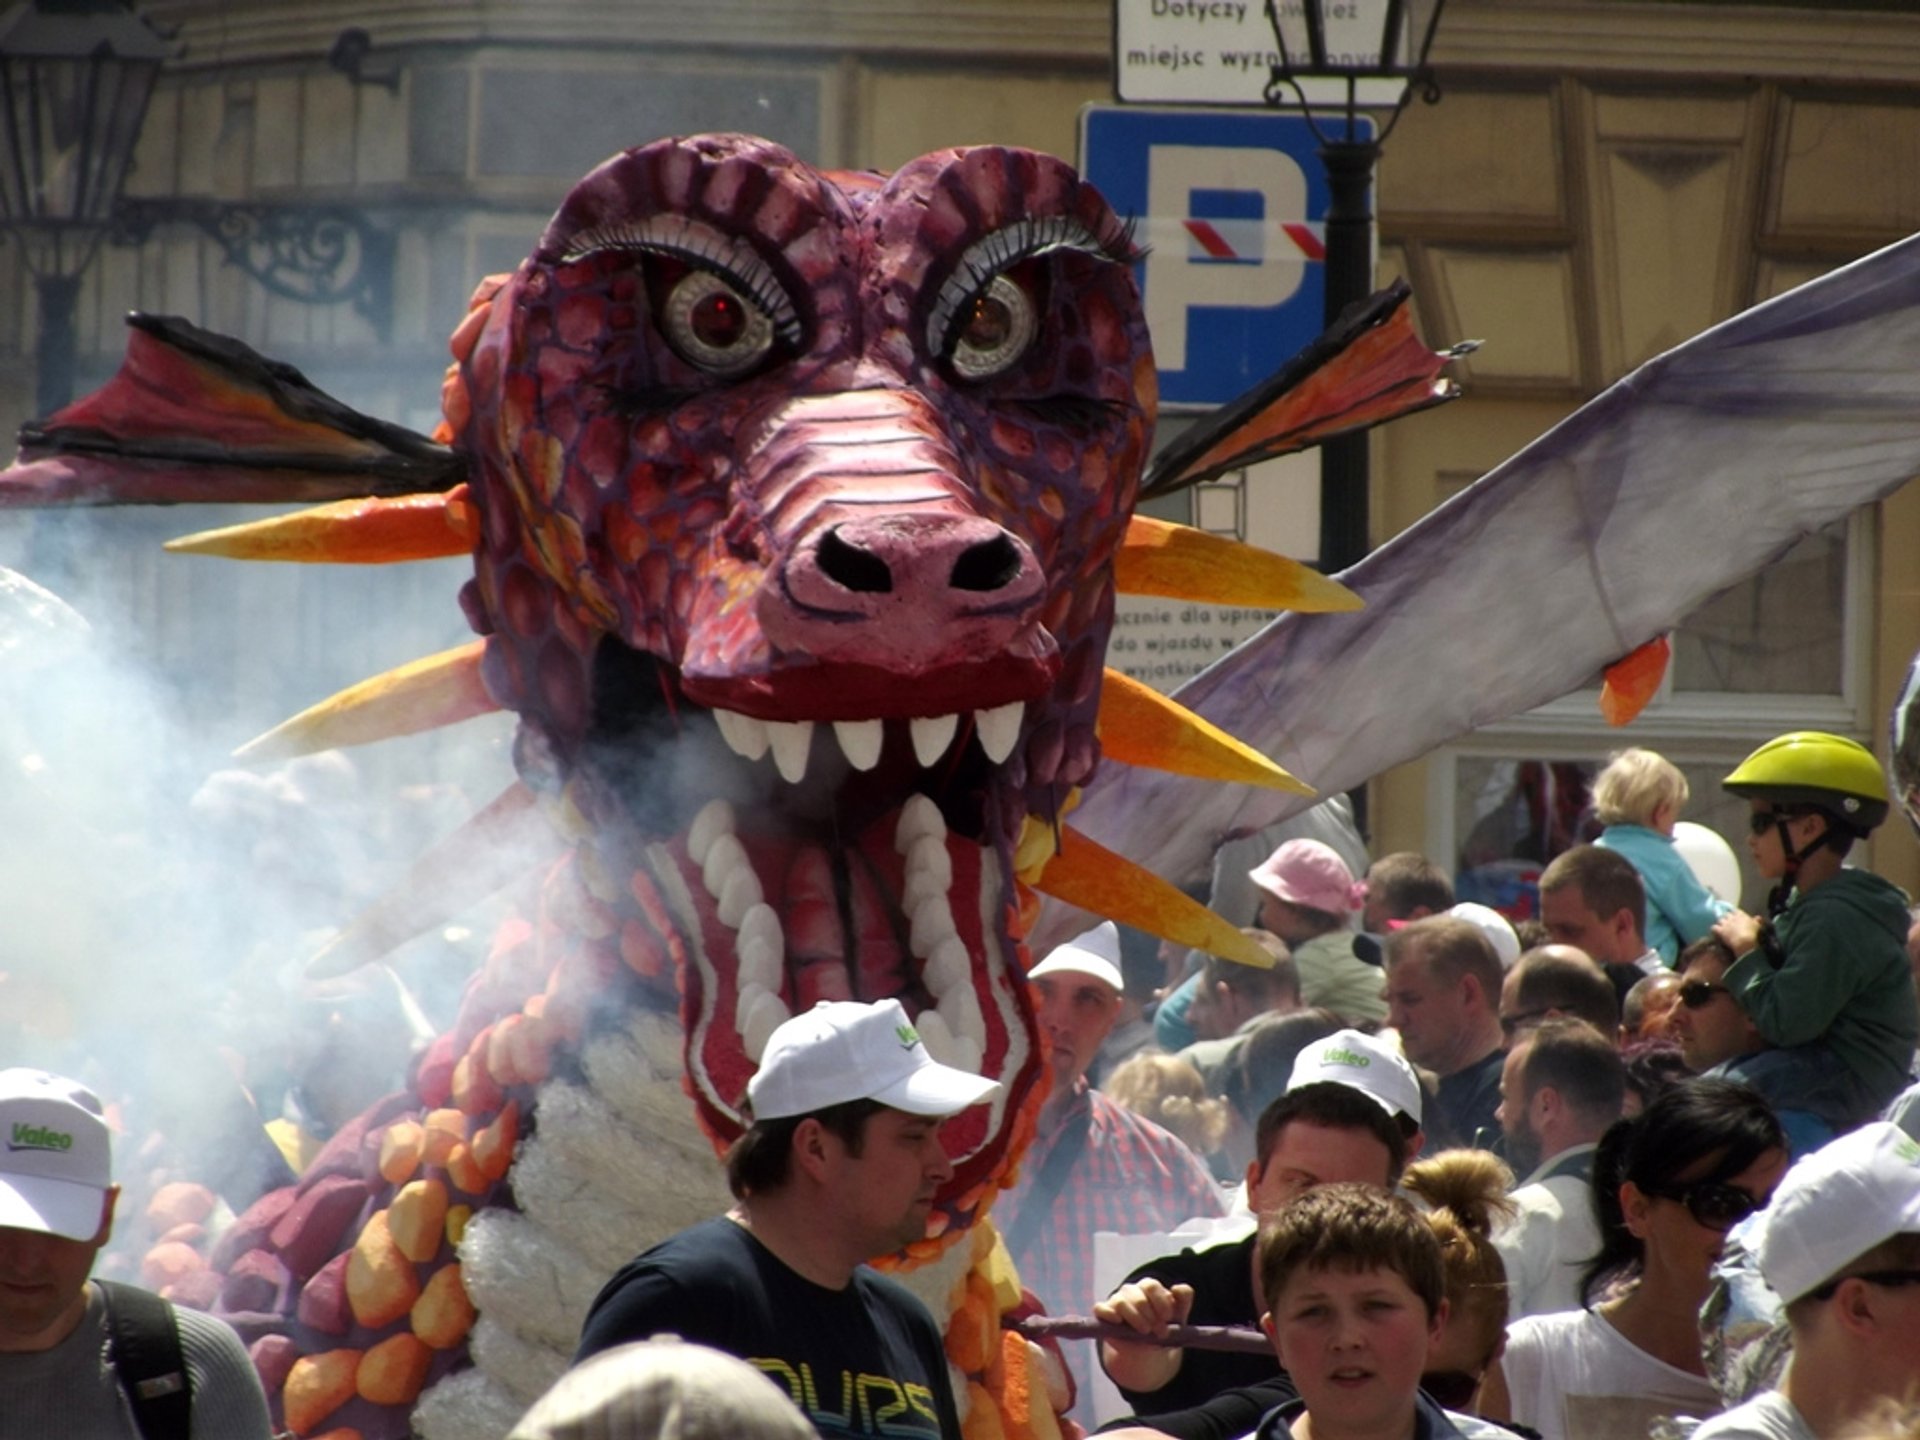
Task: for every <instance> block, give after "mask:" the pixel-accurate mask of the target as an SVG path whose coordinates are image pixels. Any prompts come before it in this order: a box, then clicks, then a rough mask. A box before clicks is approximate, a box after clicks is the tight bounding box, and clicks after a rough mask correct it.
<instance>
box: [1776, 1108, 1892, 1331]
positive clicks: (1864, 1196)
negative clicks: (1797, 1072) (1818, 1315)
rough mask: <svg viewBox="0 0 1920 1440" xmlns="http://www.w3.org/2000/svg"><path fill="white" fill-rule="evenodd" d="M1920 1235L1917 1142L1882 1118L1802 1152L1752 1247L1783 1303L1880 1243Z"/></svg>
mask: <svg viewBox="0 0 1920 1440" xmlns="http://www.w3.org/2000/svg"><path fill="white" fill-rule="evenodd" d="M1908 1232H1915V1233H1920V1141H1916V1140H1914V1138H1913V1137H1912V1136H1910V1135H1908V1134H1907V1132H1906V1131H1904V1130H1902V1129H1901V1128H1900V1127H1899V1126H1897V1125H1889V1124H1887V1123H1886V1122H1885V1121H1884V1120H1879V1121H1875V1122H1874V1123H1873V1124H1871V1125H1862V1126H1861V1127H1860V1128H1859V1129H1858V1130H1855V1131H1853V1132H1852V1133H1851V1134H1847V1135H1842V1136H1841V1137H1840V1138H1839V1139H1838V1140H1833V1141H1829V1142H1828V1143H1827V1144H1825V1145H1823V1146H1821V1147H1820V1148H1819V1149H1818V1150H1816V1151H1814V1152H1813V1153H1812V1154H1811V1155H1807V1156H1804V1157H1803V1158H1802V1159H1801V1160H1800V1162H1799V1163H1798V1164H1796V1165H1795V1166H1794V1167H1793V1168H1792V1169H1791V1170H1789V1171H1788V1172H1787V1176H1786V1179H1784V1180H1782V1181H1781V1182H1780V1188H1779V1189H1778V1190H1775V1191H1774V1192H1773V1200H1772V1202H1771V1203H1769V1204H1768V1206H1767V1208H1766V1211H1765V1213H1764V1214H1763V1215H1762V1216H1761V1218H1760V1222H1759V1233H1758V1235H1757V1236H1756V1238H1755V1241H1754V1252H1755V1254H1756V1255H1757V1256H1758V1257H1759V1260H1760V1273H1761V1274H1762V1275H1764V1276H1766V1278H1767V1284H1768V1285H1770V1286H1772V1287H1773V1293H1774V1294H1776V1295H1778V1296H1779V1297H1780V1300H1781V1303H1782V1304H1788V1305H1790V1304H1792V1303H1793V1302H1794V1301H1795V1300H1798V1299H1799V1298H1800V1297H1801V1296H1803V1295H1806V1294H1807V1293H1808V1292H1810V1291H1813V1290H1818V1289H1819V1288H1820V1287H1821V1286H1822V1285H1824V1284H1826V1283H1827V1281H1829V1280H1832V1279H1835V1278H1837V1277H1838V1276H1839V1275H1840V1273H1841V1272H1842V1271H1844V1270H1845V1269H1846V1268H1847V1266H1849V1265H1851V1264H1852V1263H1853V1262H1854V1261H1855V1260H1857V1259H1859V1258H1860V1257H1861V1256H1862V1255H1864V1254H1866V1252H1867V1251H1869V1250H1871V1249H1873V1247H1874V1246H1876V1245H1878V1244H1880V1243H1881V1242H1882V1241H1885V1240H1891V1239H1892V1238H1893V1237H1894V1236H1895V1235H1903V1234H1906V1233H1908Z"/></svg>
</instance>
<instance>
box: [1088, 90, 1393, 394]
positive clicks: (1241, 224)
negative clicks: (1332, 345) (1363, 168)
mask: <svg viewBox="0 0 1920 1440" xmlns="http://www.w3.org/2000/svg"><path fill="white" fill-rule="evenodd" d="M1366 123H1367V124H1368V125H1369V126H1371V124H1372V122H1371V121H1370V120H1369V121H1367V122H1366ZM1319 149H1320V141H1319V138H1318V137H1317V136H1316V135H1315V134H1314V132H1313V127H1312V126H1311V125H1309V124H1308V123H1307V121H1306V119H1305V118H1304V117H1302V116H1299V115H1285V114H1277V113H1274V112H1271V111H1264V110H1261V111H1249V110H1169V109H1157V108H1150V107H1146V106H1138V105H1089V106H1087V107H1086V108H1085V109H1084V110H1083V111H1081V114H1080V170H1081V173H1082V174H1083V175H1085V176H1086V177H1087V179H1089V180H1090V181H1092V182H1093V183H1094V184H1095V185H1096V186H1098V187H1099V189H1100V193H1101V194H1103V195H1105V196H1106V197H1107V202H1108V203H1109V204H1111V205H1112V206H1113V208H1114V210H1115V211H1117V212H1118V213H1119V214H1120V215H1121V216H1122V217H1123V218H1128V219H1131V220H1133V221H1134V223H1135V225H1136V234H1137V236H1138V238H1139V240H1140V241H1141V242H1142V244H1143V245H1145V246H1146V247H1147V258H1146V259H1145V260H1144V261H1142V262H1141V264H1140V266H1139V267H1138V276H1139V282H1140V291H1141V298H1142V300H1143V302H1144V303H1145V306H1146V312H1147V326H1148V329H1149V330H1150V331H1151V332H1152V335H1153V351H1154V359H1155V361H1156V362H1157V363H1158V365H1159V368H1160V399H1161V403H1162V404H1163V405H1165V406H1167V407H1169V408H1173V409H1179V408H1183V407H1184V408H1194V409H1197V408H1204V407H1209V406H1213V405H1219V404H1222V403H1224V402H1225V401H1228V400H1231V399H1233V398H1234V397H1235V396H1236V395H1239V394H1240V393H1241V392H1243V391H1245V390H1247V389H1248V388H1250V387H1251V386H1253V385H1254V384H1255V383H1257V382H1258V381H1260V380H1263V379H1265V378H1266V377H1267V376H1268V375H1271V374H1272V373H1273V372H1274V371H1275V370H1277V369H1279V368H1280V366H1281V365H1282V364H1284V363H1285V362H1286V361H1287V360H1289V359H1290V358H1292V356H1293V355H1294V354H1295V353H1296V352H1298V351H1299V350H1300V348H1301V347H1302V346H1304V345H1306V344H1308V343H1309V342H1310V341H1312V340H1313V338H1314V337H1315V336H1317V335H1318V334H1319V333H1320V332H1321V330H1322V329H1323V328H1324V326H1323V324H1322V319H1323V312H1324V309H1325V304H1326V301H1325V296H1326V267H1325V265H1324V264H1323V263H1322V262H1323V261H1324V259H1325V256H1326V246H1325V236H1326V228H1325V227H1326V214H1327V180H1326V171H1325V169H1324V168H1323V167H1322V165H1321V163H1320V157H1319Z"/></svg>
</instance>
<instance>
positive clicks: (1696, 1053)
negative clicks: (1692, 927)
mask: <svg viewBox="0 0 1920 1440" xmlns="http://www.w3.org/2000/svg"><path fill="white" fill-rule="evenodd" d="M1732 963H1733V955H1732V954H1731V952H1729V951H1728V949H1727V947H1726V946H1725V945H1723V944H1721V943H1720V941H1719V940H1718V939H1716V938H1715V937H1714V936H1712V935H1709V936H1707V937H1706V938H1705V939H1702V940H1696V941H1694V942H1693V944H1691V945H1689V946H1687V948H1686V949H1684V950H1682V951H1681V952H1680V1001H1679V1004H1677V1005H1676V1006H1675V1007H1674V1011H1673V1022H1672V1024H1673V1034H1674V1038H1675V1039H1677V1040H1678V1041H1679V1042H1680V1054H1681V1057H1682V1058H1683V1059H1685V1061H1686V1062H1687V1068H1688V1069H1689V1070H1691V1071H1693V1073H1694V1074H1696V1075H1718V1076H1723V1077H1725V1078H1726V1079H1728V1080H1738V1081H1740V1082H1741V1083H1743V1084H1746V1085H1751V1086H1752V1087H1753V1088H1754V1089H1755V1090H1757V1091H1759V1092H1760V1098H1761V1099H1763V1100H1765V1101H1766V1102H1767V1103H1768V1104H1769V1105H1771V1106H1772V1107H1773V1112H1774V1114H1776V1115H1778V1116H1779V1117H1780V1128H1781V1129H1782V1130H1784V1131H1786V1132H1787V1145H1788V1148H1789V1149H1790V1150H1791V1151H1792V1153H1793V1155H1794V1158H1796V1159H1798V1158H1799V1157H1800V1156H1802V1155H1806V1154H1808V1153H1810V1152H1812V1151H1814V1150H1818V1149H1819V1148H1820V1147H1821V1146H1822V1145H1824V1144H1826V1143H1827V1141H1829V1140H1831V1139H1832V1138H1833V1137H1834V1134H1835V1133H1836V1131H1837V1129H1838V1127H1839V1122H1840V1118H1841V1117H1840V1113H1839V1111H1838V1110H1837V1108H1836V1107H1835V1105H1834V1104H1833V1103H1832V1094H1833V1087H1832V1086H1831V1085H1830V1084H1828V1076H1827V1075H1826V1074H1823V1073H1822V1071H1821V1069H1820V1068H1819V1067H1818V1066H1817V1065H1816V1064H1813V1063H1810V1062H1809V1060H1808V1057H1807V1056H1805V1055H1804V1054H1802V1053H1801V1052H1799V1051H1795V1050H1775V1049H1772V1048H1771V1047H1770V1046H1768V1044H1767V1040H1766V1037H1765V1036H1764V1035H1762V1034H1761V1033H1760V1030H1759V1027H1757V1026H1756V1025H1755V1024H1754V1023H1753V1020H1752V1018H1751V1017H1749V1016H1748V1014H1747V1012H1746V1011H1744V1010H1742V1009H1741V1008H1740V1006H1739V1003H1738V1002H1737V1001H1735V1000H1734V998H1733V992H1732V991H1731V990H1729V989H1727V987H1726V985H1725V983H1724V980H1725V977H1726V973H1727V967H1728V966H1730V965H1731V964H1732ZM1823 1097H1825V1098H1823Z"/></svg>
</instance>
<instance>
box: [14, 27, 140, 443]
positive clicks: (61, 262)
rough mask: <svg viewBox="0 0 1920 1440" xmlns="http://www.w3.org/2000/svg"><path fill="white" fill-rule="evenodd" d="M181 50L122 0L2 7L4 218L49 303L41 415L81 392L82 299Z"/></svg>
mask: <svg viewBox="0 0 1920 1440" xmlns="http://www.w3.org/2000/svg"><path fill="white" fill-rule="evenodd" d="M173 53H174V47H173V45H172V44H171V43H169V42H168V41H167V40H166V39H165V38H164V37H162V36H160V35H159V34H157V33H155V31H154V30H153V29H152V28H151V27H150V26H148V24H147V23H146V21H144V20H142V19H141V18H140V17H139V16H137V15H135V14H134V13H133V12H132V11H131V10H129V9H127V7H126V6H125V5H124V4H121V3H119V0H26V3H22V4H19V5H15V6H14V7H13V8H12V9H11V10H8V11H7V12H6V14H5V15H4V16H0V108H3V109H4V114H3V115H0V126H4V133H3V134H0V143H3V144H4V146H5V149H4V151H0V225H3V226H4V227H5V228H6V229H8V230H10V231H11V232H12V233H13V235H14V237H15V239H16V242H17V243H18V244H19V245H20V248H21V255H22V258H23V259H24V261H25V263H26V267H27V272H28V273H29V274H30V275H31V276H32V277H33V284H34V293H35V297H36V299H37V300H38V302H39V309H40V335H39V341H38V343H37V346H36V349H35V360H36V365H35V370H36V381H37V384H38V392H37V403H38V407H39V413H40V414H42V415H47V414H51V413H52V412H53V411H55V410H58V409H59V408H60V407H61V406H63V405H65V404H66V403H67V401H69V400H70V399H72V398H73V364H74V301H75V298H76V297H77V296H78V294H79V291H80V277H81V275H82V274H83V273H84V272H85V271H86V268H87V266H88V265H90V264H92V263H93V257H94V253H95V252H96V251H97V250H98V249H99V248H100V241H101V240H102V239H103V238H104V237H105V236H106V233H107V230H108V228H109V227H110V226H111V225H112V223H113V217H114V212H115V210H116V209H117V208H118V207H119V204H120V195H121V189H122V187H123V186H124V184H125V182H126V177H127V164H128V162H129V161H130V160H131V159H132V157H133V147H134V144H135V143H136V142H137V141H138V140H139V138H140V126H141V124H142V123H143V122H144V121H145V120H146V116H147V101H148V100H149V99H150V98H151V96H152V94H153V82H154V81H155V80H156V79H157V78H158V77H159V74H160V64H161V62H162V61H163V60H165V59H166V58H167V57H168V56H170V55H171V54H173Z"/></svg>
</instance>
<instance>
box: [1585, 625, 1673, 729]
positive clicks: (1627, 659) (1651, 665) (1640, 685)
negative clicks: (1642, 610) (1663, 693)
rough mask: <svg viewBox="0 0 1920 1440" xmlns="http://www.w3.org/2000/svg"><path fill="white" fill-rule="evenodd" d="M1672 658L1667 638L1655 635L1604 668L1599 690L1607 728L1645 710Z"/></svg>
mask: <svg viewBox="0 0 1920 1440" xmlns="http://www.w3.org/2000/svg"><path fill="white" fill-rule="evenodd" d="M1672 658H1673V647H1672V646H1671V645H1669V644H1668V643H1667V637H1666V636H1664V635H1656V636H1654V637H1653V639H1651V640H1649V641H1647V643H1646V644H1644V645H1642V646H1640V647H1639V648H1638V649H1637V650H1632V651H1629V652H1628V653H1627V654H1625V655H1623V656H1621V657H1620V658H1619V659H1618V660H1616V661H1614V662H1613V663H1612V664H1611V665H1609V666H1607V672H1606V679H1605V680H1604V681H1603V682H1602V683H1601V686H1600V713H1601V715H1602V716H1604V717H1605V718H1606V722H1607V724H1609V725H1625V724H1626V723H1627V722H1628V721H1630V720H1632V719H1633V717H1634V716H1636V715H1638V714H1639V713H1640V712H1641V711H1642V710H1644V709H1646V708H1647V702H1648V701H1649V700H1651V699H1653V697H1654V695H1655V694H1657V693H1658V692H1659V689H1660V682H1661V681H1662V680H1663V679H1665V678H1666V674H1667V662H1668V661H1669V660H1670V659H1672Z"/></svg>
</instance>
